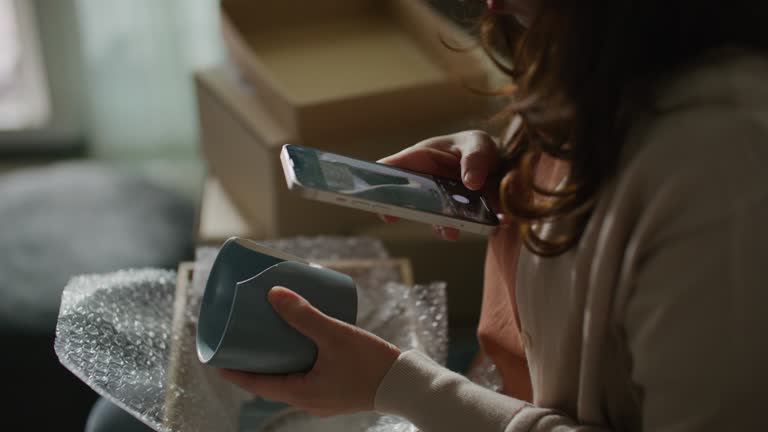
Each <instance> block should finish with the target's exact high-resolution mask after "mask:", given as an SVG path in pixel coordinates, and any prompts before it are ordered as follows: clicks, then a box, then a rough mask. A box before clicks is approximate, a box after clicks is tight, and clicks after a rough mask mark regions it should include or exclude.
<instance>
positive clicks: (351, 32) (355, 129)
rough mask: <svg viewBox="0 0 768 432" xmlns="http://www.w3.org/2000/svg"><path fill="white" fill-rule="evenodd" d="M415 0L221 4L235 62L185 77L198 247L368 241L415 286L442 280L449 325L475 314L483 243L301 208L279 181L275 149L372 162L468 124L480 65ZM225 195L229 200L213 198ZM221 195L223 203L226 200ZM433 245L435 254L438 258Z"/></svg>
mask: <svg viewBox="0 0 768 432" xmlns="http://www.w3.org/2000/svg"><path fill="white" fill-rule="evenodd" d="M427 3H428V2H427V1H423V0H323V1H319V2H315V1H307V0H281V1H272V2H264V1H259V2H257V1H252V0H222V3H221V12H222V30H223V34H224V39H225V41H226V44H227V47H228V49H229V52H230V56H231V59H232V64H231V65H228V66H220V67H214V68H211V69H208V70H203V71H200V72H199V73H198V74H196V77H195V78H196V79H195V84H196V90H197V98H198V108H199V119H200V126H201V136H202V151H203V154H204V157H205V158H206V160H207V162H208V165H209V170H210V172H211V177H210V179H209V184H208V185H207V186H206V189H205V193H204V197H203V203H202V206H201V213H200V219H199V227H198V241H199V242H200V243H207V244H212V243H219V242H221V241H223V240H224V239H225V238H226V237H227V236H229V235H242V236H247V237H251V238H255V239H259V238H274V237H285V236H293V235H314V234H342V235H371V236H375V237H377V238H380V239H382V240H383V241H384V243H385V246H387V247H388V249H389V250H390V252H391V253H392V254H393V255H394V256H403V257H407V258H410V259H411V261H412V262H413V266H414V276H415V280H416V282H426V281H429V280H446V281H447V282H448V289H449V303H450V307H451V310H452V312H451V315H452V320H453V322H454V323H457V322H458V323H460V324H461V325H464V324H467V323H469V325H471V323H472V322H473V321H474V320H475V319H476V315H477V312H478V306H479V301H480V285H481V284H482V260H483V256H484V247H485V240H484V239H483V238H479V237H475V236H463V238H462V240H461V241H460V242H458V243H454V244H446V243H444V242H442V241H440V240H438V239H437V238H435V237H434V236H433V235H432V233H431V230H430V228H429V227H428V226H426V225H422V224H415V223H406V222H403V223H400V224H396V225H395V226H384V225H383V224H381V223H380V222H379V221H378V220H377V219H376V218H375V216H373V215H371V214H369V213H366V212H362V211H357V210H351V209H348V208H343V207H337V206H333V205H329V204H323V203H318V202H314V201H310V200H307V199H304V198H301V197H299V196H298V195H294V194H292V193H290V192H289V191H288V189H287V187H286V186H285V180H284V177H283V172H282V169H281V167H280V161H279V152H280V149H281V147H282V145H283V144H287V143H292V144H302V145H308V146H311V147H317V148H321V149H323V150H327V151H332V152H335V153H340V154H344V155H349V156H352V157H357V158H361V159H366V160H377V159H379V158H381V157H384V156H386V155H389V154H392V153H395V152H397V151H399V150H401V149H402V148H404V147H407V146H409V145H412V144H414V143H416V142H418V141H420V140H422V139H424V138H427V137H430V136H434V135H439V134H446V133H452V132H455V131H458V130H461V129H464V128H467V127H470V126H474V125H475V124H476V123H477V122H478V119H482V118H483V117H484V115H485V114H486V112H487V108H488V107H487V105H488V101H487V99H486V98H485V97H483V96H480V95H478V94H476V93H474V92H472V91H471V90H470V88H471V87H483V86H485V82H486V79H487V67H486V65H485V64H484V63H483V62H482V60H481V59H480V58H479V56H478V54H477V53H457V52H455V51H452V50H451V49H449V48H447V47H446V46H445V45H444V42H448V43H450V44H453V45H459V46H469V45H471V43H472V42H471V41H470V40H469V39H468V38H467V36H466V35H465V34H464V33H463V32H462V31H461V30H460V29H459V28H458V27H456V26H455V25H453V24H452V23H450V22H449V21H448V20H447V19H445V18H443V17H442V16H440V15H439V13H437V12H435V11H433V10H432V9H431V8H430V7H429V6H428V4H427ZM223 196H226V199H222V197H223ZM230 200H231V203H230ZM438 251H439V252H438Z"/></svg>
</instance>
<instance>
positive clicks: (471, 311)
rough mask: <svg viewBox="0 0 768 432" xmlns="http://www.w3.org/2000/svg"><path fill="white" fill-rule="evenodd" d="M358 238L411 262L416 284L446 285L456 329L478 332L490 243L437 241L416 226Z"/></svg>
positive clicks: (374, 228)
mask: <svg viewBox="0 0 768 432" xmlns="http://www.w3.org/2000/svg"><path fill="white" fill-rule="evenodd" d="M355 234H356V235H363V236H370V237H374V238H378V239H381V240H382V242H383V243H384V247H386V249H387V251H388V252H389V253H390V254H391V255H392V256H401V257H405V258H408V260H409V261H410V262H411V264H412V265H413V277H414V280H415V281H416V283H426V282H431V281H438V280H439V281H445V282H446V283H447V291H448V311H449V324H450V327H451V328H452V329H467V328H470V329H475V328H477V323H478V320H479V319H480V306H481V304H482V293H483V279H484V270H485V254H486V249H487V239H486V238H485V237H481V236H477V235H473V234H467V233H461V236H460V238H459V240H458V241H455V242H448V241H445V240H441V239H439V238H437V237H436V236H435V235H434V233H433V232H432V229H431V227H429V226H427V225H425V224H420V223H416V222H409V221H399V222H397V223H395V224H391V225H387V224H383V223H380V224H372V225H370V226H367V227H363V228H361V229H360V230H358V231H357V232H356V233H355Z"/></svg>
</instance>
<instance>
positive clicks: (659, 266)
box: [376, 53, 768, 432]
mask: <svg viewBox="0 0 768 432" xmlns="http://www.w3.org/2000/svg"><path fill="white" fill-rule="evenodd" d="M657 105H658V112H657V113H656V114H655V115H654V116H652V117H650V118H644V119H638V120H637V121H636V124H635V125H634V127H633V129H632V131H631V133H630V138H629V140H628V142H627V144H626V145H625V147H624V150H623V154H622V158H621V162H620V165H619V170H618V173H619V174H618V175H617V176H616V177H615V178H614V179H613V180H611V181H610V182H609V183H608V184H606V185H605V187H604V188H603V190H602V192H601V193H600V196H599V201H598V205H597V207H596V209H595V211H594V213H593V215H592V217H591V219H590V221H589V223H588V225H587V228H586V231H585V232H584V235H583V236H582V238H581V240H580V243H579V245H578V247H576V248H575V249H573V250H571V251H569V252H568V253H566V254H564V255H562V256H559V257H557V258H539V257H537V256H534V255H532V254H530V253H528V252H527V251H523V252H522V254H521V256H520V258H519V262H518V267H517V275H516V278H517V279H516V295H517V298H516V301H517V306H518V311H519V315H520V317H519V318H520V326H521V334H522V336H523V337H522V339H523V343H524V347H525V354H526V357H527V359H528V364H529V368H530V373H531V381H532V385H533V396H534V403H533V404H528V403H525V402H522V401H519V400H516V399H513V398H510V397H507V396H503V395H501V394H497V393H494V392H491V391H488V390H485V389H482V388H480V387H478V386H476V385H474V384H472V383H470V382H469V381H468V380H466V379H465V378H463V377H462V376H460V375H457V374H454V373H452V372H449V371H448V370H446V369H443V368H441V367H440V366H438V365H437V364H435V363H433V362H432V361H430V360H429V359H427V358H426V357H424V356H422V355H421V354H419V353H417V352H413V351H411V352H406V353H403V354H402V355H401V356H400V358H399V359H398V361H397V362H396V363H395V364H394V366H393V367H392V369H391V370H390V371H389V372H388V374H387V375H386V376H385V378H384V379H383V381H382V383H381V384H380V386H379V389H378V392H377V394H376V409H377V410H378V411H380V412H384V413H392V414H397V415H400V416H403V417H405V418H407V419H409V420H411V421H412V422H413V423H415V424H416V425H417V426H418V427H419V428H421V430H422V431H424V432H451V431H472V432H485V431H499V432H501V431H507V432H522V431H537V432H538V431H541V432H543V431H557V432H571V431H654V432H657V431H658V432H662V431H663V432H689V431H690V432H692V431H701V432H721V431H763V430H765V431H768V414H766V412H768V59H766V58H763V57H760V56H756V55H748V54H745V53H740V54H737V55H735V54H734V53H729V54H724V53H720V54H719V55H717V56H713V57H711V58H710V59H709V61H708V62H705V63H702V64H699V66H697V67H696V68H694V69H691V70H689V71H688V72H686V73H683V74H680V75H678V76H677V77H676V78H674V79H670V81H669V83H668V85H667V86H665V87H664V91H663V92H661V96H660V97H659V99H658V101H657Z"/></svg>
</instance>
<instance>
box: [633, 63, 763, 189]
mask: <svg viewBox="0 0 768 432" xmlns="http://www.w3.org/2000/svg"><path fill="white" fill-rule="evenodd" d="M627 150H628V151H627V152H625V159H624V160H623V161H622V166H621V167H620V171H619V172H620V175H623V176H630V177H631V178H636V180H639V181H640V182H641V183H642V184H644V185H646V186H647V187H648V188H651V189H652V190H657V189H659V188H662V187H670V184H674V183H675V181H677V183H684V186H686V187H692V186H695V187H696V188H697V189H700V188H705V187H707V186H708V187H710V188H714V189H719V188H722V187H737V188H740V189H744V188H748V186H754V185H755V182H761V183H762V184H760V185H759V186H760V188H761V189H765V188H768V170H765V169H764V167H765V166H766V165H767V164H768V56H762V55H757V54H754V53H739V54H735V53H728V55H725V54H721V55H720V56H719V57H718V56H715V57H713V58H712V59H710V60H709V61H708V62H706V63H701V64H699V65H696V66H695V67H693V68H690V69H688V70H687V71H685V72H683V73H681V74H679V75H677V76H676V77H675V78H674V79H671V80H669V81H668V82H667V83H666V85H665V86H663V87H662V88H661V90H660V92H659V96H658V98H657V107H656V109H655V110H653V111H652V112H651V113H650V114H649V115H646V116H644V118H642V119H640V120H638V121H637V122H636V124H635V125H634V126H633V128H632V129H631V132H630V134H629V136H628V139H627ZM694 183H695V184H694Z"/></svg>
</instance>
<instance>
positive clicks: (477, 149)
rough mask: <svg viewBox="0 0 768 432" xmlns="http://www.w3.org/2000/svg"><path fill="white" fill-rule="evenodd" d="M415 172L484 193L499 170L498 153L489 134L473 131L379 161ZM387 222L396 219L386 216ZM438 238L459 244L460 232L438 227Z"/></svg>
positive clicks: (438, 139) (425, 144) (416, 147)
mask: <svg viewBox="0 0 768 432" xmlns="http://www.w3.org/2000/svg"><path fill="white" fill-rule="evenodd" d="M379 162H380V163H384V164H387V165H393V166H397V167H400V168H405V169H409V170H413V171H419V172H424V173H428V174H433V175H436V176H440V177H448V178H454V179H461V181H462V182H463V183H464V185H465V186H466V187H468V188H469V189H471V190H480V189H482V188H483V187H484V186H485V184H486V181H487V180H488V177H489V176H490V175H491V174H493V173H494V172H495V171H496V169H497V168H498V166H499V153H498V150H497V148H496V143H495V142H494V140H493V138H491V136H490V135H488V134H487V133H486V132H483V131H479V130H471V131H464V132H459V133H455V134H452V135H444V136H439V137H434V138H430V139H427V140H424V141H421V142H419V143H417V144H415V145H413V146H411V147H408V148H407V149H405V150H403V151H401V152H399V153H396V154H393V155H392V156H388V157H385V158H384V159H381V160H380V161H379ZM383 219H384V220H385V222H394V221H396V220H397V219H396V218H394V217H391V216H384V217H383ZM435 231H436V233H437V234H438V236H440V237H442V238H443V239H446V240H456V239H458V237H459V231H458V230H456V229H454V228H445V227H435Z"/></svg>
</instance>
